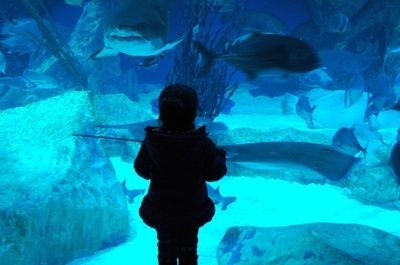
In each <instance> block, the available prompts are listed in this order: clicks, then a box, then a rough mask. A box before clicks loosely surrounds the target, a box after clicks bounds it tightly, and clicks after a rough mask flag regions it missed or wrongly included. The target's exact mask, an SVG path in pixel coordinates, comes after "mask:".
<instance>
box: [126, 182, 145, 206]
mask: <svg viewBox="0 0 400 265" xmlns="http://www.w3.org/2000/svg"><path fill="white" fill-rule="evenodd" d="M122 192H123V193H124V194H125V195H126V196H127V197H128V202H129V203H130V204H131V203H133V201H134V200H135V197H137V196H139V195H142V194H144V192H145V190H144V189H134V190H129V189H128V188H127V187H126V179H124V181H122Z"/></svg>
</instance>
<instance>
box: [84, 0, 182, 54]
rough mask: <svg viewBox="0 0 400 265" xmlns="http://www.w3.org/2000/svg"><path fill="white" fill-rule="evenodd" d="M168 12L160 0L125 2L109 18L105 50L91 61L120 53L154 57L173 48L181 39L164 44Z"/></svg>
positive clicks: (132, 0)
mask: <svg viewBox="0 0 400 265" xmlns="http://www.w3.org/2000/svg"><path fill="white" fill-rule="evenodd" d="M168 27H169V26H168V10H167V8H166V6H165V3H164V1H163V0H152V1H143V0H126V1H121V4H120V5H119V6H118V7H117V8H116V11H115V12H114V14H113V15H112V16H111V18H110V19H109V22H108V24H107V27H106V30H105V34H104V47H103V48H102V49H100V50H98V51H96V52H95V53H93V54H92V55H91V56H90V58H91V59H96V58H104V57H109V56H116V55H117V54H119V53H123V54H126V55H129V56H133V57H138V56H140V57H149V56H150V57H153V56H158V55H161V54H162V53H163V52H164V51H166V50H170V49H173V48H175V47H176V46H177V45H178V44H179V43H180V42H182V40H183V37H181V38H179V39H177V40H176V41H174V42H171V43H169V42H167V34H168Z"/></svg>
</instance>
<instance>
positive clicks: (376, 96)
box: [364, 73, 396, 121]
mask: <svg viewBox="0 0 400 265" xmlns="http://www.w3.org/2000/svg"><path fill="white" fill-rule="evenodd" d="M368 92H369V93H370V97H369V98H368V104H367V109H366V110H365V114H364V120H365V121H369V119H370V118H371V116H373V115H375V116H377V115H378V114H379V113H380V112H382V111H384V110H386V109H390V108H391V107H392V106H393V105H395V104H396V97H395V95H394V93H393V90H392V83H391V81H390V77H389V76H388V75H387V74H385V73H380V74H379V75H378V76H377V77H376V78H375V79H374V80H373V81H371V84H370V86H368Z"/></svg>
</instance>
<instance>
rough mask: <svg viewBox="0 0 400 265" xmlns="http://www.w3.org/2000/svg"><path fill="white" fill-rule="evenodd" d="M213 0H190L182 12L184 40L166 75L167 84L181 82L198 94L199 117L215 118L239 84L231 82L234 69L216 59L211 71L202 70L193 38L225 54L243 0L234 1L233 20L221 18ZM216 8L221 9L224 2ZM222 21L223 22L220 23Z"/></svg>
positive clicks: (237, 30) (236, 27)
mask: <svg viewBox="0 0 400 265" xmlns="http://www.w3.org/2000/svg"><path fill="white" fill-rule="evenodd" d="M214 2H215V1H214V0H213V1H207V0H194V1H189V2H188V6H187V9H186V11H185V14H184V23H183V24H184V25H186V26H185V28H184V29H183V34H182V35H184V36H185V39H184V40H183V41H182V43H181V44H180V45H179V47H178V51H177V53H176V56H175V58H174V61H173V67H172V69H171V71H170V72H169V74H168V75H167V78H166V84H165V85H169V84H174V83H182V84H185V85H188V86H190V87H193V88H194V89H195V90H196V92H197V94H198V96H199V113H198V115H199V116H201V117H205V118H209V119H214V118H215V117H217V116H218V114H219V113H220V112H221V110H222V109H223V108H224V105H225V103H226V101H227V99H229V98H230V97H231V96H232V95H233V93H234V92H235V90H236V88H237V86H238V84H236V83H234V84H232V77H233V75H234V73H235V71H234V70H233V69H232V68H230V67H229V66H228V64H227V63H226V62H223V61H217V62H216V63H215V64H213V65H212V66H211V69H210V71H207V72H205V71H204V70H203V68H204V66H203V65H202V63H201V62H200V61H201V56H200V54H199V52H198V50H197V48H196V47H195V46H194V45H193V43H194V41H199V42H201V43H203V44H205V45H207V47H209V48H210V49H212V50H213V51H215V52H216V53H226V52H227V51H229V50H230V49H231V47H232V41H233V40H234V39H236V38H237V37H238V35H239V33H240V31H241V25H242V24H243V19H242V17H243V16H242V14H243V9H244V2H245V1H244V0H242V1H236V2H235V7H234V8H233V10H232V11H231V12H230V13H229V16H230V17H232V18H235V19H229V20H226V19H225V20H224V19H223V16H226V14H221V13H218V12H215V10H214V9H215V5H214ZM219 8H223V5H222V6H220V7H219ZM222 21H224V22H222Z"/></svg>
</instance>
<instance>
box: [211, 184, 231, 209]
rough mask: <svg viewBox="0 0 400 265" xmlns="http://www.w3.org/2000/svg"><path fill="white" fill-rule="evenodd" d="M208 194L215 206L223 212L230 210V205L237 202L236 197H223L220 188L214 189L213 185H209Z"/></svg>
mask: <svg viewBox="0 0 400 265" xmlns="http://www.w3.org/2000/svg"><path fill="white" fill-rule="evenodd" d="M207 192H208V196H210V198H211V200H212V201H213V202H214V203H215V204H217V205H220V206H221V209H222V211H225V210H226V209H227V208H228V206H229V204H231V203H233V202H235V201H236V196H229V197H224V196H222V195H221V192H220V191H219V186H218V187H217V188H216V189H214V188H213V187H212V186H211V185H209V184H207Z"/></svg>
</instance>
